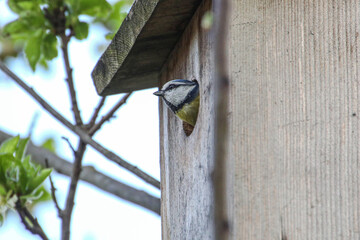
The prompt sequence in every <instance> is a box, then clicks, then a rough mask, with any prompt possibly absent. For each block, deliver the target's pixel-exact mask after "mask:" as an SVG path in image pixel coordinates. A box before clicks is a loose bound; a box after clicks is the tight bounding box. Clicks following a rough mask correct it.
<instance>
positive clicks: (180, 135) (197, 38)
mask: <svg viewBox="0 0 360 240" xmlns="http://www.w3.org/2000/svg"><path fill="white" fill-rule="evenodd" d="M210 8H211V4H210V1H204V2H203V3H202V4H201V5H200V7H199V9H198V10H197V12H196V13H195V15H194V17H193V18H192V20H191V22H190V24H189V25H188V27H187V28H186V30H185V32H184V34H183V35H182V37H181V39H180V41H179V42H178V44H177V46H176V48H175V49H174V51H173V52H172V54H171V56H170V57H169V60H168V62H167V64H166V65H165V66H164V68H163V71H162V72H163V74H162V75H161V82H160V85H162V84H164V83H165V82H167V81H169V80H171V79H175V78H184V79H194V78H195V79H197V80H198V82H199V85H200V96H201V100H200V111H199V116H198V120H197V123H196V125H195V128H194V130H193V132H192V133H191V135H190V136H186V134H185V132H184V130H183V126H182V122H181V120H179V119H178V118H177V117H176V116H175V115H174V114H173V113H172V112H171V111H170V110H169V109H168V108H167V107H166V105H164V103H163V102H162V101H160V136H161V138H160V139H161V140H160V155H161V156H160V157H161V193H162V194H161V196H162V199H161V202H162V206H161V216H162V237H163V239H189V240H192V239H204V240H205V239H213V234H214V232H213V224H214V222H213V200H212V199H213V193H212V180H211V173H212V170H213V158H214V156H213V155H214V153H213V146H214V142H213V137H214V130H213V125H214V117H213V116H212V115H211V113H212V112H213V111H214V106H213V103H214V102H213V80H214V69H213V66H214V55H213V52H212V45H213V41H212V38H211V37H210V32H206V31H204V30H202V29H201V27H200V22H201V18H202V15H203V13H204V12H205V11H207V10H209V9H210Z"/></svg>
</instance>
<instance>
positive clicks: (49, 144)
mask: <svg viewBox="0 0 360 240" xmlns="http://www.w3.org/2000/svg"><path fill="white" fill-rule="evenodd" d="M41 146H42V147H43V148H45V149H47V150H49V151H50V152H52V153H56V144H55V140H54V139H53V138H48V139H46V140H45V142H44V143H43V144H41Z"/></svg>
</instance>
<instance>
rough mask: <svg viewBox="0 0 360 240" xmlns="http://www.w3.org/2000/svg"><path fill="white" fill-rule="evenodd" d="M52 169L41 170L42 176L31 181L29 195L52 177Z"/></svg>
mask: <svg viewBox="0 0 360 240" xmlns="http://www.w3.org/2000/svg"><path fill="white" fill-rule="evenodd" d="M51 171H52V169H51V168H46V169H43V170H41V172H40V175H38V176H36V177H35V178H33V179H31V180H30V181H29V187H28V189H27V194H30V193H32V192H33V191H34V190H35V189H36V188H38V187H39V186H40V185H41V183H43V182H44V181H45V179H46V178H47V177H48V176H49V175H50V173H51Z"/></svg>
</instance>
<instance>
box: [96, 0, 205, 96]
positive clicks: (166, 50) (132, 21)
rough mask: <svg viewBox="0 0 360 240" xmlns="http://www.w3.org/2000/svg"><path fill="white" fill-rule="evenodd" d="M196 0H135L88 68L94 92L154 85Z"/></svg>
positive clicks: (129, 89)
mask: <svg viewBox="0 0 360 240" xmlns="http://www.w3.org/2000/svg"><path fill="white" fill-rule="evenodd" d="M200 2H201V0H181V1H180V0H136V1H135V2H134V4H133V7H132V8H131V10H130V12H129V14H128V15H127V17H126V19H125V20H124V22H123V23H122V25H121V27H120V28H119V31H118V32H117V33H116V35H115V37H114V39H113V40H112V42H111V43H110V45H109V47H108V48H107V49H106V51H105V52H104V54H103V55H102V57H101V58H100V60H99V61H98V63H97V64H96V66H95V68H94V70H93V72H92V78H93V81H94V84H95V87H96V90H97V92H98V94H100V95H102V96H105V95H110V94H115V93H124V92H130V91H134V90H139V89H145V88H150V87H155V86H157V84H158V80H159V75H160V70H161V69H162V67H163V65H164V63H165V61H166V59H167V58H168V56H169V54H170V52H171V51H172V50H173V48H174V46H175V44H176V43H177V41H178V39H179V38H180V36H181V34H182V33H183V31H184V29H185V27H186V26H187V24H188V22H189V21H190V19H191V17H192V15H193V13H194V12H195V10H196V9H197V7H198V5H199V3H200Z"/></svg>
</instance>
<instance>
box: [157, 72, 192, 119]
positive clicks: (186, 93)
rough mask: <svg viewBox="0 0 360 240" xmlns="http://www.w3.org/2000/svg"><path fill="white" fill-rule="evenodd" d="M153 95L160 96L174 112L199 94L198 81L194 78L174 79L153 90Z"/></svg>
mask: <svg viewBox="0 0 360 240" xmlns="http://www.w3.org/2000/svg"><path fill="white" fill-rule="evenodd" d="M154 95H156V96H159V97H162V98H163V99H164V101H165V103H166V104H167V105H168V106H169V107H170V109H171V110H172V111H173V112H174V113H176V112H178V111H179V110H180V109H181V108H182V107H183V106H184V105H185V104H188V103H191V102H192V101H193V100H194V99H195V98H196V97H197V96H198V95H199V83H198V82H197V81H196V80H192V81H190V80H184V79H175V80H172V81H169V82H167V83H165V85H164V86H163V87H162V88H161V90H159V91H157V92H154Z"/></svg>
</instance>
